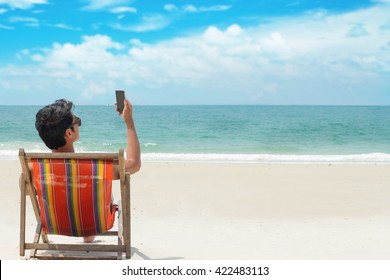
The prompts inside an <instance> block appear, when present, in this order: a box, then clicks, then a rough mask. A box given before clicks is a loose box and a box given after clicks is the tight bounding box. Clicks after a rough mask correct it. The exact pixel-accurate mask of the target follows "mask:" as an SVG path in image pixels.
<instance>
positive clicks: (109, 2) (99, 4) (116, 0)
mask: <svg viewBox="0 0 390 280" xmlns="http://www.w3.org/2000/svg"><path fill="white" fill-rule="evenodd" d="M85 1H86V2H88V5H87V6H85V7H84V9H85V10H92V11H93V10H101V9H108V8H113V7H116V6H119V5H123V4H128V3H132V2H133V1H129V0H85Z"/></svg>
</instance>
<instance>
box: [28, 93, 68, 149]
mask: <svg viewBox="0 0 390 280" xmlns="http://www.w3.org/2000/svg"><path fill="white" fill-rule="evenodd" d="M73 108H74V105H73V103H72V102H71V101H68V100H65V99H59V100H56V102H54V103H53V104H50V105H47V106H45V107H43V108H42V109H41V110H39V111H38V113H37V114H36V117H35V128H36V129H37V130H38V133H39V136H40V137H41V139H42V140H43V142H44V143H45V144H46V146H47V147H48V148H49V149H51V150H56V149H58V148H61V147H62V146H65V144H66V140H65V137H64V136H65V131H66V130H67V129H68V128H72V129H73V127H71V126H72V123H73V115H72V109H73Z"/></svg>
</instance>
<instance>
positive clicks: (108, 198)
mask: <svg viewBox="0 0 390 280" xmlns="http://www.w3.org/2000/svg"><path fill="white" fill-rule="evenodd" d="M19 158H20V162H21V166H22V175H21V177H20V190H21V220H20V221H21V223H20V255H21V256H24V255H25V250H28V249H31V253H30V257H33V258H69V259H72V258H75V259H79V258H80V259H81V258H88V259H89V258H91V259H95V258H97V259H100V258H102V259H106V258H118V259H121V258H122V257H123V253H125V255H126V258H130V255H131V252H130V250H131V247H130V176H129V174H126V173H125V171H124V157H123V150H120V151H119V152H118V153H50V154H49V153H25V152H24V149H20V150H19ZM114 166H118V168H119V177H120V179H119V180H120V188H121V203H120V205H121V207H120V208H118V206H117V205H115V204H113V202H112V180H113V171H114V170H113V169H114ZM26 195H29V196H30V199H31V204H32V207H33V209H34V213H35V217H36V220H37V228H36V233H35V236H34V240H33V242H31V243H28V242H26V238H25V235H26ZM117 214H118V215H117ZM116 216H118V230H112V228H113V226H114V222H115V217H116ZM49 235H65V236H72V237H85V236H91V235H97V236H101V235H103V236H104V235H116V236H118V239H117V240H118V241H117V243H116V244H105V243H104V242H99V244H97V243H91V244H86V243H81V244H80V242H79V243H76V242H74V243H73V242H71V243H70V244H68V243H67V244H55V243H53V242H49V239H48V236H49ZM38 250H44V251H45V253H41V254H38V253H37V251H38ZM72 252H78V254H77V256H74V255H76V254H74V255H72ZM80 252H82V254H79V253H80ZM98 252H102V254H101V255H99V253H98ZM109 252H111V253H112V252H114V253H115V255H114V256H112V255H110V254H108V253H109Z"/></svg>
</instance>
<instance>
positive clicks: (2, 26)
mask: <svg viewBox="0 0 390 280" xmlns="http://www.w3.org/2000/svg"><path fill="white" fill-rule="evenodd" d="M0 29H5V30H13V29H14V28H13V27H12V26H7V25H3V24H0Z"/></svg>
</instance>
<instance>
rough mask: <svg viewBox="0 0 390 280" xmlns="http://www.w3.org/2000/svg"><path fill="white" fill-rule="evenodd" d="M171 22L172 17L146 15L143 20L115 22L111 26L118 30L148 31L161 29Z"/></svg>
mask: <svg viewBox="0 0 390 280" xmlns="http://www.w3.org/2000/svg"><path fill="white" fill-rule="evenodd" d="M169 24H170V19H169V18H167V17H165V16H163V15H158V14H155V15H144V16H143V17H142V20H141V22H139V23H135V24H124V23H113V24H111V25H110V26H111V27H112V28H114V29H117V30H122V31H133V32H148V31H153V30H160V29H163V28H165V27H166V26H168V25H169Z"/></svg>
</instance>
